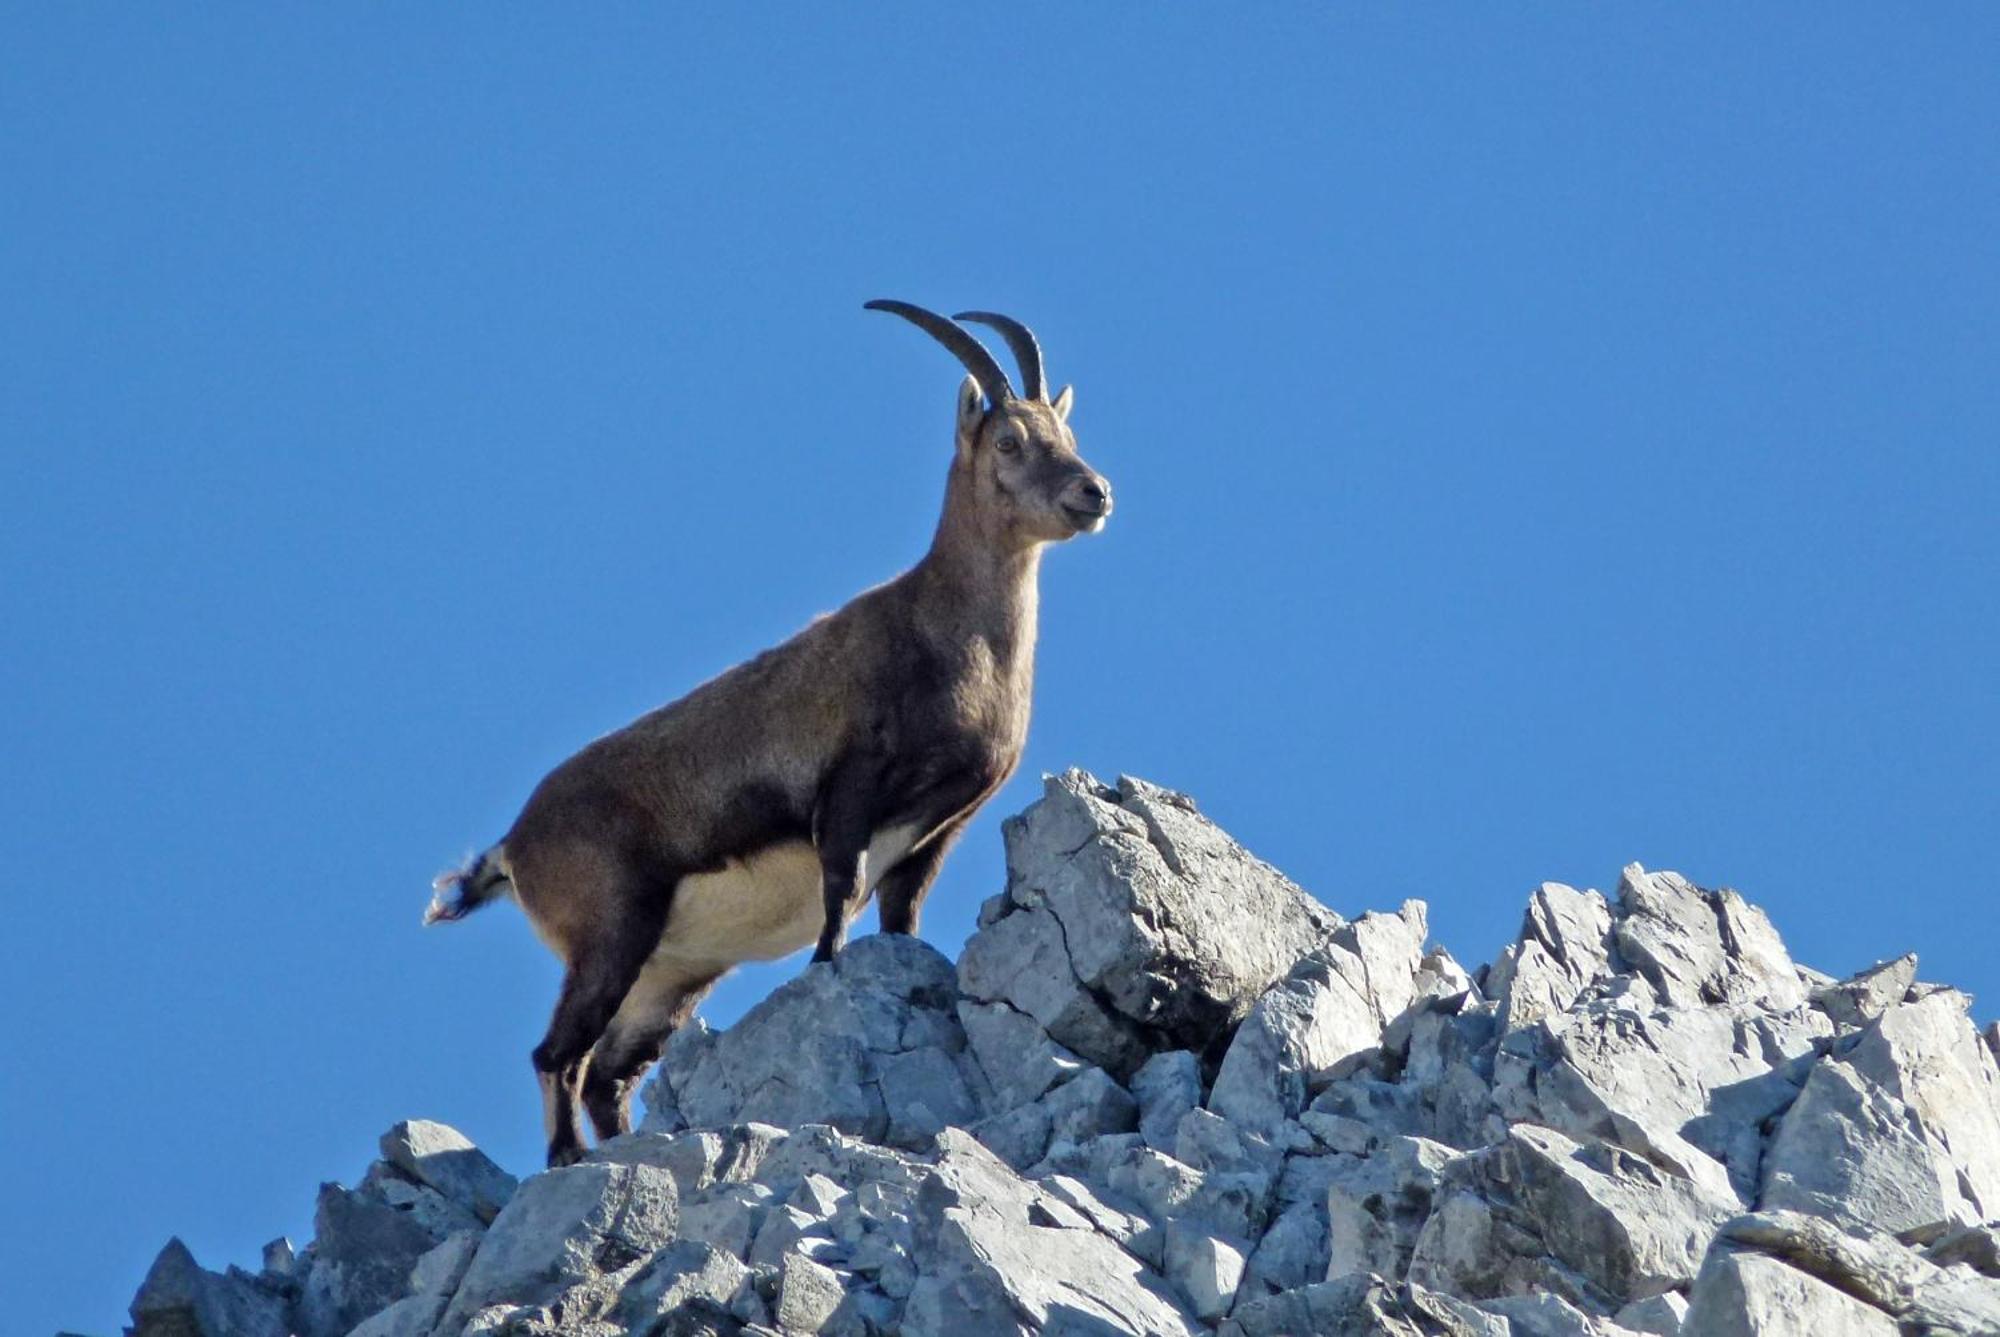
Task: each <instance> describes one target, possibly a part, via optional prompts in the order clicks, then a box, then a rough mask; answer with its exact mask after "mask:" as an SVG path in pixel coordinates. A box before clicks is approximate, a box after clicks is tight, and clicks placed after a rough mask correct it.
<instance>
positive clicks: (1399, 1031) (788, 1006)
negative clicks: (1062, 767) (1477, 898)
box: [132, 772, 2000, 1337]
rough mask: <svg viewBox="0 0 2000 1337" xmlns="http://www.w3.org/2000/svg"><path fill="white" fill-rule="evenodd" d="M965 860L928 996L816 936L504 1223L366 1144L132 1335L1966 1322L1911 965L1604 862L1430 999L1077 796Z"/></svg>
mask: <svg viewBox="0 0 2000 1337" xmlns="http://www.w3.org/2000/svg"><path fill="white" fill-rule="evenodd" d="M1007 855H1008V885H1007V888H1006V890H1005V891H1004V892H1003V893H1001V894H1000V895H999V896H996V897H995V898H994V899H993V900H992V901H991V902H989V903H988V904H987V905H986V906H985V907H984V909H983V910H982V912H981V915H980V920H979V929H978V932H977V933H976V934H975V935H974V936H973V938H972V939H971V941H970V942H968V943H967V945H966V947H965V950H964V953H963V954H962V956H961V957H960V959H959V961H958V963H957V965H956V966H954V965H953V964H952V963H951V962H950V961H948V960H946V959H945V958H944V957H943V956H941V955H939V954H938V953H937V952H936V951H934V950H933V949H932V948H930V947H928V946H926V945H925V944H924V943H922V942H919V941H916V940H913V939H903V938H891V937H883V936H875V937H869V938H862V939H858V940H856V941H855V942H854V943H852V944H851V945H850V946H849V947H848V948H847V950H846V951H845V952H844V953H843V954H842V955H841V957H840V958H839V959H838V960H837V961H835V962H834V963H832V964H831V965H826V966H813V967H809V968H808V969H806V970H805V971H803V972H802V973H801V974H800V975H799V976H798V977H797V978H795V979H793V980H792V981H790V982H788V983H787V984H785V985H784V986H782V987H781V988H779V989H778V990H777V991H776V992H775V993H773V994H772V995H771V996H770V997H769V998H768V999H766V1000H765V1001H764V1002H763V1003H761V1004H760V1005H758V1006H757V1007H756V1008H754V1009H753V1010H752V1011H751V1012H750V1013H749V1014H747V1015H746V1016H745V1017H744V1018H743V1019H742V1020H741V1021H739V1022H738V1023H737V1024H736V1025H735V1026H732V1027H730V1028H729V1029H728V1030H726V1031H720V1032H717V1031H713V1030H710V1029H708V1028H707V1027H705V1026H703V1025H701V1024H699V1023H697V1024H695V1025H693V1026H690V1027H688V1028H686V1029H685V1030H683V1031H682V1032H681V1033H680V1034H679V1035H677V1036H676V1037H675V1039H674V1041H673V1042H672V1044H671V1045H670V1046H669V1048H668V1052H667V1054H666V1056H665V1058H664V1060H663V1061H662V1063H661V1065H660V1069H659V1071H658V1073H657V1075H656V1076H655V1078H654V1079H653V1081H652V1083H651V1085H650V1086H649V1088H648V1089H647V1091H646V1093H645V1098H646V1102H647V1107H648V1112H647V1115H646V1118H645V1121H644V1124H643V1126H642V1128H641V1130H640V1131H639V1132H636V1133H634V1134H632V1135H631V1136H629V1137H626V1138H621V1139H618V1140H616V1141H614V1142H612V1143H610V1144H608V1145H606V1146H604V1147H602V1148H599V1149H598V1150H597V1152H595V1153H594V1155H593V1157H592V1159H591V1160H590V1161H588V1162H586V1163H584V1164H581V1165H576V1166H572V1167H569V1168H566V1169H561V1170H553V1171H549V1172H547V1173H544V1174H537V1175H535V1176H533V1177H531V1178H530V1179H528V1180H527V1181H525V1182H524V1183H521V1184H519V1185H518V1186H517V1185H516V1184H515V1183H514V1181H513V1180H512V1179H511V1178H509V1177H508V1176H507V1175H506V1174H505V1173H504V1172H502V1171H500V1170H499V1169H498V1168H497V1167H496V1166H494V1165H493V1164H492V1163H491V1162H489V1161H488V1160H486V1158H485V1157H484V1156H482V1155H481V1154H480V1153H479V1152H478V1151H477V1150H476V1149H475V1148H473V1147H471V1146H470V1145H469V1144H468V1143H466V1142H465V1140H464V1139H463V1138H461V1137H459V1136H457V1135H456V1134H455V1133H453V1132H452V1131H451V1130H450V1129H447V1128H444V1127H442V1126H440V1125H437V1124H427V1123H421V1122H413V1123H408V1124H401V1125H398V1126H397V1127H396V1128H395V1129H392V1130H391V1131H390V1132H389V1134H387V1135H386V1136H385V1137H384V1139H383V1147H382V1159H381V1160H380V1161H378V1162H377V1163H376V1164H375V1165H374V1166H373V1167H372V1168H371V1169H370V1170H369V1172H368V1174H367V1175H366V1176H365V1177H364V1178H363V1179H362V1181H361V1183H360V1185H359V1186H358V1187H356V1188H354V1189H351V1190H350V1189H345V1188H341V1187H339V1186H335V1185H329V1186H327V1187H326V1188H324V1189H323V1190H322V1193H321V1197H320V1202H319V1210H318V1215H317V1220H316V1223H315V1228H316V1238H315V1239H314V1240H313V1242H312V1243H311V1244H310V1245H309V1246H308V1247H307V1248H306V1249H304V1250H303V1251H302V1252H301V1253H299V1254H298V1255H297V1256H296V1257H294V1256H293V1255H292V1253H291V1250H290V1248H289V1246H287V1245H284V1244H283V1243H282V1242H280V1243H279V1244H278V1245H274V1246H273V1247H272V1249H271V1250H269V1251H267V1256H266V1259H265V1265H264V1268H263V1270H262V1271H261V1272H259V1273H255V1274H253V1273H249V1272H246V1271H242V1270H239V1269H233V1268H232V1269H230V1270H229V1271H228V1272H226V1273H214V1272H207V1271H204V1270H202V1269H201V1268H200V1267H199V1266H197V1265H196V1263H195V1261H194V1260H193V1259H192V1258H191V1257H190V1256H189V1255H188V1253H187V1251H186V1250H185V1249H184V1248H182V1247H181V1246H180V1245H179V1243H178V1242H175V1243H172V1244H169V1245H168V1247H167V1249H166V1251H165V1252H163V1253H162V1254H161V1256H160V1259H159V1261H158V1262H156V1263H155V1264H154V1267H153V1269H152V1272H151V1274H150V1275H149V1276H148V1277H147V1278H146V1281H145V1284H144V1286H142V1288H141V1289H140V1292H139V1295H138V1297H137V1299H135V1300H134V1302H133V1306H132V1315H133V1320H134V1327H133V1331H134V1332H135V1333H137V1334H141V1337H161V1335H163V1334H176V1335H184V1334H210V1335H219V1334H225V1333H227V1334H239V1333H240V1334H251V1335H252V1337H265V1335H266V1334H269V1335H270V1337H281V1335H282V1334H286V1333H298V1334H303V1337H336V1335H337V1334H347V1333H352V1334H355V1335H356V1337H460V1334H478V1335H480V1337H508V1335H519V1337H544V1335H547V1337H553V1335H555V1334H574V1335H577V1337H597V1335H599V1334H602V1335H603V1337H609V1335H610V1334H614V1333H638V1334H647V1335H648V1337H676V1335H682V1334H687V1335H692V1334H727V1333H740V1332H750V1333H772V1332H776V1333H837V1334H854V1335H856V1337H866V1335H867V1334H886V1333H898V1332H900V1333H906V1334H912V1337H921V1335H925V1334H936V1335H939V1337H943V1335H947V1334H949V1335H952V1337H984V1335H985V1334H1027V1333H1069V1334H1108V1333H1169V1334H1178V1333H1205V1332H1212V1331H1213V1332H1220V1333H1223V1334H1230V1335H1232V1337H1236V1335H1240V1337H1266V1335H1270V1337H1275V1335H1277V1334H1305V1333H1330V1334H1357V1335H1359V1334H1388V1335H1394V1337H1404V1335H1408V1337H1420V1335H1424V1334H1431V1335H1442V1337H1475V1335H1476V1337H1570V1335H1572V1334H1599V1335H1602V1337H1613V1335H1615V1334H1621V1333H1653V1334H1686V1335H1687V1337H1727V1335H1729V1334H1737V1333H1745V1334H1748V1333H1790V1332H1818V1333H1829V1334H1830V1333H1854V1334H1867V1333H1885V1334H1887V1333H1963V1334H1975V1333H2000V1064H1996V1046H1997V1045H2000V1030H1996V1031H1989V1032H1988V1033H1987V1034H1986V1035H1984V1036H1981V1035H1980V1034H1979V1033H1977V1032H1976V1031H1975V1029H1974V1027H1973V1025H1972V1023H1971V1021H1970V1020H1968V1015H1967V1009H1968V1005H1969V1000H1968V999H1967V998H1966V997H1965V996H1964V995H1962V994H1959V993H1956V992H1953V991H1952V990H1950V989H1946V988H1942V987H1940V986H1936V985H1931V984H1925V983H1922V982H1920V981H1918V979H1917V978H1916V961H1915V959H1914V958H1912V957H1903V958H1901V959H1899V960H1895V961H1891V962H1888V963H1886V964H1884V965H1880V966H1877V967H1875V968H1873V969H1871V970H1868V971H1865V972H1863V973H1862V974H1860V975H1858V976H1856V977H1854V978H1853V979H1849V980H1838V981H1837V980H1834V979H1831V978H1829V977H1826V976H1823V975H1820V974H1818V973H1816V972H1814V971H1812V970H1809V969H1805V968H1803V967H1800V966H1798V965H1796V964H1794V963H1793V962H1792V960H1791V959H1790V957H1789V955H1788V954H1787V952H1786V950H1785V946H1784V944H1783V942H1782V941H1781V940H1780V939H1779V937H1778V935H1777V933H1776V932H1775V931H1774V930H1773V929H1772V927H1771V924H1770V922H1769V921H1768V920H1767V919H1766V918H1765V916H1764V915H1763V913H1762V912H1761V911H1759V910H1758V909H1756V907H1754V906H1752V905H1750V904H1748V903H1747V902H1745V901H1744V900H1743V899H1742V898H1741V897H1739V896H1737V895H1736V894H1735V893H1734V892H1730V891H1706V890H1702V889H1700V888H1697V887H1694V886H1692V885H1690V884H1689V883H1687V882H1686V881H1684V880H1683V879H1681V878H1680V877H1677V876H1675V875H1674V874H1672V873H1657V872H1647V871H1646V870H1644V869H1642V868H1639V867H1637V866H1636V865H1635V866H1633V867H1630V868H1627V869H1626V870H1625V872H1624V875H1623V877H1622V879H1621V881H1620V883H1619V885H1618V888H1617V892H1616V894H1615V895H1614V896H1613V897H1612V898H1610V899H1607V898H1605V897H1604V896H1601V895H1599V894H1598V893H1597V892H1594V891H1577V890H1574V889H1572V888H1569V887H1565V886H1559V885H1556V884H1553V883H1550V884H1545V885H1544V886H1542V887H1541V888H1539V889H1538V890H1536V891H1535V892H1534V893H1533V894H1532V895H1531V896H1530V898H1529V902H1528V908H1527V913H1526V915H1525V917H1524V921H1523V924H1522V929H1521V934H1520V938H1519V940H1518V941H1516V942H1515V943H1513V944H1511V945H1510V946H1508V947H1507V948H1506V949H1505V950H1504V951H1502V952H1501V954H1500V956H1499V958H1498V959H1497V960H1496V961H1495V962H1494V963H1493V964H1492V965H1491V966H1489V967H1482V968H1481V969H1479V970H1477V971H1472V972H1468V971H1466V970H1464V969H1463V968H1461V967H1460V966H1459V965H1458V964H1457V963H1456V962H1454V961H1453V960H1452V959H1451V957H1450V956H1449V955H1448V954H1447V953H1445V952H1443V951H1441V950H1436V949H1432V948H1429V947H1428V946H1427V944H1426V938H1427V926H1426V922H1425V908H1424V906H1423V905H1422V904H1421V903H1419V902H1414V901H1413V902H1409V903H1406V904H1405V905H1403V906H1402V907H1401V909H1399V910H1397V911H1395V912H1394V913H1370V914H1364V915H1362V916H1361V917H1360V918H1358V919H1355V920H1353V921H1351V922H1350V921H1344V920H1342V919H1341V918H1340V917H1339V916H1337V915H1335V914H1333V913H1332V912H1331V911H1329V910H1327V909H1326V908H1325V907H1324V906H1322V905H1320V904H1319V903H1318V902H1317V901H1315V900H1313V899H1312V898H1311V897H1309V896H1307V895H1306V894H1305V893H1304V892H1302V891H1301V890H1300V889H1299V888H1297V887H1296V886H1294V885H1292V884H1291V883H1290V882H1288V881H1286V880H1285V878H1284V877H1283V876H1281V875H1280V874H1279V873H1277V872H1276V871H1275V870H1273V869H1271V868H1270V867H1268V866H1267V865H1265V864H1263V863H1261V862H1259V861H1258V860H1256V859H1255V858H1253V857H1252V856H1251V855H1250V854H1248V853H1247V852H1246V851H1244V850H1243V849H1242V848H1241V847H1240V846H1238V845H1237V844H1236V843H1235V842H1233V841H1232V840H1230V839H1229V837H1228V836H1227V835H1225V834H1224V833H1222V832H1221V831H1220V830H1218V829H1217V828H1216V827H1214V826H1213V825H1211V824H1210V823H1208V822H1207V821H1206V820H1204V819H1203V818H1202V817H1201V816H1200V815H1199V814H1198V813H1197V812H1196V811H1195V809H1194V806H1193V804H1191V803H1190V802H1189V801H1188V800H1187V799H1185V798H1184V797H1182V796H1180V795H1176V794H1172V793H1169V792H1167V791H1165V790H1161V789H1157V788H1155V787H1153V786H1150V785H1146V784H1143V783H1141V782H1138V781H1134V780H1121V781H1120V782H1119V783H1118V785H1116V786H1115V787H1111V786H1105V785H1102V784H1100V783H1098V782H1097V781H1096V780H1094V779H1092V778H1091V777H1090V776H1088V775H1084V774H1082V773H1080V772H1071V773H1069V774H1067V775H1063V776H1060V777H1057V778H1054V779H1051V780H1050V781H1048V783H1047V788H1046V793H1045V795H1044V797H1043V798H1042V799H1041V800H1040V801H1039V802H1037V803H1036V804H1035V805H1034V806H1033V807H1031V808H1030V809H1029V810H1028V811H1027V812H1025V813H1023V814H1022V815H1021V816H1019V817H1017V818H1015V819H1013V820H1012V821H1011V822H1010V823H1009V824H1008V826H1007Z"/></svg>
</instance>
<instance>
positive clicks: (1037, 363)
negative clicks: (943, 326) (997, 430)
mask: <svg viewBox="0 0 2000 1337" xmlns="http://www.w3.org/2000/svg"><path fill="white" fill-rule="evenodd" d="M952 319H953V320H976V321H978V322H979V323H980V324H981V325H991V326H992V327H993V328H994V329H996V330H998V331H1000V336H1001V337H1002V338H1003V339H1005V340H1006V341H1007V347H1009V348H1011V349H1013V350H1014V361H1016V362H1018V363H1020V364H1021V381H1022V388H1023V389H1024V390H1026V391H1027V395H1028V398H1030V399H1039V400H1041V401H1042V402H1043V403H1044V404H1046V403H1048V401H1049V384H1048V381H1047V380H1045V379H1044V378H1043V376H1042V346H1041V345H1040V344H1038V343H1036V342H1035V332H1034V331H1033V330H1031V329H1029V328H1028V327H1027V326H1026V325H1023V324H1022V323H1021V322H1020V321H1018V320H1016V319H1014V318H1013V317H1012V316H1002V315H999V314H997V313H995V312H992V311H961V312H959V313H958V314H957V315H955V316H953V317H952Z"/></svg>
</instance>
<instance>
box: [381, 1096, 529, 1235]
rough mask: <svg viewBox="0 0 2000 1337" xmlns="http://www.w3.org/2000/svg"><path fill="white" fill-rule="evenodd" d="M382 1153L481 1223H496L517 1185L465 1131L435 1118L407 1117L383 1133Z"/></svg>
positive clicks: (390, 1161)
mask: <svg viewBox="0 0 2000 1337" xmlns="http://www.w3.org/2000/svg"><path fill="white" fill-rule="evenodd" d="M382 1159H383V1160H385V1161H387V1162H388V1163H389V1164H391V1165H393V1166H395V1167H396V1168H397V1169H399V1170H401V1171H402V1172H403V1173H404V1174H406V1175H408V1176H409V1177H410V1178H411V1179H413V1180H415V1181H416V1182H417V1183H419V1184H423V1185H425V1186H427V1187H429V1188H431V1189H434V1190H436V1191H437V1192H438V1193H439V1194H441V1195H443V1196H444V1197H445V1198H446V1199H448V1200H450V1201H451V1202H453V1203H455V1204H457V1205H458V1206H460V1207H462V1208H464V1209H465V1210H466V1211H467V1212H470V1213H471V1214H472V1215H473V1216H474V1217H475V1218H477V1219H478V1221H479V1223H480V1224H481V1225H491V1224H493V1218H494V1217H496V1216H498V1215H500V1209H501V1208H502V1207H505V1206H506V1205H507V1199H509V1198H511V1197H513V1196H514V1189H515V1188H516V1187H517V1186H518V1185H517V1181H516V1180H515V1178H514V1176H512V1175H510V1174H508V1173H507V1172H506V1171H505V1170H503V1169H501V1168H500V1167H499V1166H497V1165H495V1164H494V1163H493V1161H492V1160H491V1159H490V1158H489V1157H488V1156H487V1155H486V1153H485V1152H483V1151H481V1150H480V1149H479V1148H478V1147H475V1146H473V1145H472V1142H471V1140H470V1139H468V1138H467V1137H466V1136H465V1134H463V1133H461V1132H459V1131H458V1130H457V1129H456V1128H452V1127H449V1126H447V1125H445V1124H441V1123H436V1122H433V1121H432V1120H430V1119H407V1120H405V1121H404V1122H402V1123H399V1124H397V1125H396V1126H395V1127H393V1128H391V1129H390V1130H389V1131H388V1132H386V1133H384V1134H382Z"/></svg>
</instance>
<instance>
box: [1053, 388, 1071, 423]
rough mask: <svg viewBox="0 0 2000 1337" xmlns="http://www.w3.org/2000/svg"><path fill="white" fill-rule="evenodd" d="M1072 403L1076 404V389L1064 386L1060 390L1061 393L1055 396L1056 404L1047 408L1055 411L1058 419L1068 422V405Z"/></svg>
mask: <svg viewBox="0 0 2000 1337" xmlns="http://www.w3.org/2000/svg"><path fill="white" fill-rule="evenodd" d="M1074 403H1076V387H1075V386H1073V385H1065V386H1064V387H1063V388H1062V393H1061V394H1059V395H1057V396H1056V402H1055V403H1053V404H1051V405H1050V406H1049V407H1050V408H1053V409H1054V410H1055V411H1056V416H1057V417H1058V418H1061V419H1062V420H1063V421H1064V422H1068V421H1069V410H1070V405H1072V404H1074Z"/></svg>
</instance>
